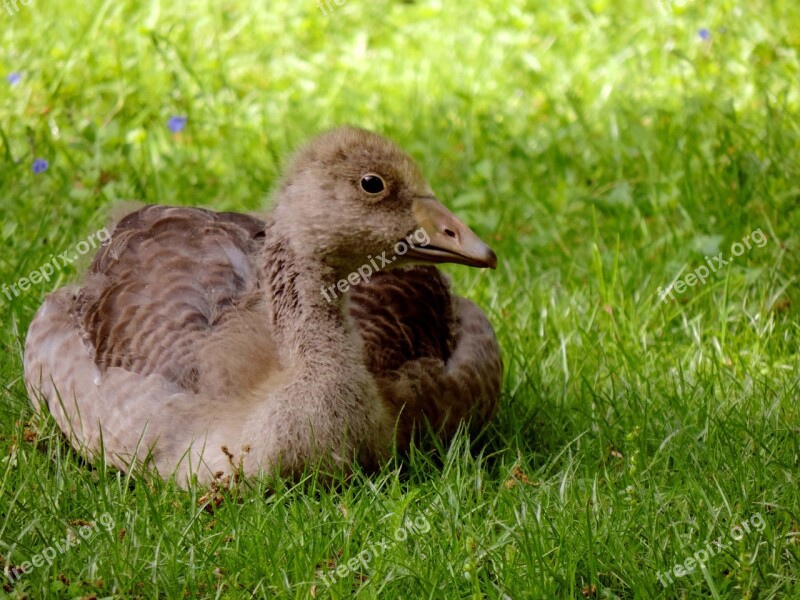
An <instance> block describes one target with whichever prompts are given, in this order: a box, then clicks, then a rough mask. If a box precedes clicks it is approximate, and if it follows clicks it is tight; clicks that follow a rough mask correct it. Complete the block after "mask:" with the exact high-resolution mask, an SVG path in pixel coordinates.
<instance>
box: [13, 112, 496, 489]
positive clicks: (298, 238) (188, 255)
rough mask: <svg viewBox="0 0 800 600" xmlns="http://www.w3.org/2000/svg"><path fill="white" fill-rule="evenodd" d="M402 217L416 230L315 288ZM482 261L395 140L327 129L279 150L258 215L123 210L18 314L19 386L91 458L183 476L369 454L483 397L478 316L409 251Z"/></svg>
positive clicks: (396, 232)
mask: <svg viewBox="0 0 800 600" xmlns="http://www.w3.org/2000/svg"><path fill="white" fill-rule="evenodd" d="M374 177H378V178H379V179H380V185H379V186H378V187H382V189H381V190H380V191H378V192H377V193H374V189H373V188H374V187H375V186H376V185H378V184H377V183H376V180H375V179H368V178H374ZM365 181H366V182H367V183H365ZM368 188H369V191H368ZM420 227H422V228H423V229H421V230H420V231H424V232H425V233H426V236H427V237H428V239H429V243H428V244H427V245H426V246H424V247H418V248H416V249H414V250H412V251H409V252H408V253H407V254H405V255H404V256H402V257H400V258H399V259H398V260H396V261H393V262H392V264H391V269H389V268H387V269H384V270H382V271H380V272H377V273H374V274H372V276H371V277H370V279H369V281H367V282H361V283H360V284H358V285H355V286H353V287H352V289H351V290H350V291H349V292H348V293H343V294H339V293H337V294H336V297H335V299H333V301H328V300H326V297H329V295H330V294H327V295H326V294H325V293H324V292H323V290H326V289H327V290H331V289H335V286H336V283H337V282H338V281H339V280H341V279H346V278H347V277H348V275H349V274H351V273H352V272H354V271H355V270H356V269H358V268H359V267H360V266H361V265H363V264H365V263H366V262H367V257H372V256H378V255H379V254H381V253H382V252H387V251H391V250H392V248H393V247H394V245H395V243H396V242H397V241H399V240H402V239H404V238H405V239H408V235H409V234H410V233H411V232H413V231H414V230H415V229H417V228H420ZM495 260H496V259H495V257H494V254H493V253H492V252H491V250H490V249H489V248H488V247H487V246H485V244H483V243H482V242H480V240H478V238H477V237H476V236H475V235H474V234H473V233H472V232H471V231H470V230H469V229H468V228H467V227H466V226H465V225H463V223H461V222H460V221H458V220H457V219H456V218H455V217H454V216H453V215H452V214H451V213H449V211H447V210H446V209H445V208H444V207H443V206H442V205H441V204H439V203H438V201H436V200H435V198H434V197H433V193H432V192H431V190H430V188H429V187H428V185H427V183H425V180H424V178H423V177H422V175H421V174H420V172H419V169H418V168H417V166H416V165H415V164H414V163H413V161H412V160H411V159H410V158H409V157H408V156H407V155H405V154H404V153H403V152H402V151H401V150H399V149H398V148H397V147H396V146H394V145H393V144H392V143H391V142H389V141H387V140H385V139H384V138H381V137H380V136H377V135H375V134H372V133H369V132H366V131H363V130H359V129H354V128H342V129H338V130H335V131H333V132H329V133H327V134H324V135H322V136H320V137H319V138H317V139H316V140H314V141H313V142H312V143H311V144H309V145H308V146H307V147H306V148H305V149H304V150H302V151H301V152H300V153H299V154H298V155H297V156H296V158H295V160H294V161H293V162H292V164H291V166H290V167H289V169H288V170H287V173H286V175H285V177H284V180H283V182H282V185H281V186H280V188H279V191H278V192H277V194H276V198H275V207H274V209H273V210H272V212H271V213H270V214H269V215H267V216H266V217H265V218H264V219H263V220H262V219H260V218H256V217H251V216H248V215H242V214H237V213H217V212H213V211H209V210H204V209H198V208H178V207H166V206H147V207H144V208H141V209H140V210H137V211H135V212H133V213H131V214H129V215H127V216H125V217H124V218H123V219H121V220H120V221H119V222H118V223H117V224H116V226H115V228H114V230H113V233H112V237H111V240H110V241H109V242H108V243H107V244H106V245H105V246H104V247H102V248H101V249H100V251H99V252H98V253H97V255H96V256H95V258H94V261H93V262H92V265H91V268H90V271H89V273H88V274H87V276H86V279H85V282H84V283H83V285H82V287H80V288H78V287H68V288H64V289H61V290H59V291H57V292H54V293H53V294H51V295H50V296H49V297H48V298H47V299H46V300H45V302H44V304H43V305H42V307H41V308H40V310H39V312H38V313H37V315H36V317H35V318H34V320H33V322H32V323H31V326H30V330H29V332H28V338H27V341H26V349H25V374H26V379H27V381H28V386H29V392H30V395H31V399H32V401H33V403H34V405H35V406H36V407H37V408H38V407H39V406H40V403H41V402H43V403H44V404H45V405H46V406H47V407H48V409H49V410H50V411H51V413H52V414H53V416H54V417H55V419H56V421H57V422H58V423H59V425H60V427H61V428H62V430H63V431H64V432H65V433H66V434H67V436H68V437H69V439H70V441H71V443H72V444H73V445H74V446H75V447H76V448H77V449H79V450H80V451H82V452H85V453H86V454H87V455H88V456H89V457H90V459H96V458H97V456H98V452H100V451H101V449H102V450H104V452H105V456H106V459H107V460H109V461H110V462H112V463H114V464H116V465H117V466H119V467H120V468H122V469H127V468H130V466H131V464H132V463H133V462H134V461H136V460H139V461H144V462H146V463H147V464H148V466H151V467H153V468H155V469H157V470H158V472H159V473H160V474H161V475H162V476H165V477H168V476H170V475H172V474H173V473H177V475H178V480H179V481H180V482H181V483H185V482H186V481H187V477H188V476H189V475H191V474H195V475H197V477H198V478H199V479H200V480H201V481H207V480H209V479H211V478H212V477H214V476H215V474H217V473H219V472H222V473H228V472H229V471H230V468H231V461H230V459H229V456H228V454H229V453H232V454H233V455H234V462H238V461H239V460H240V459H241V461H242V465H243V468H244V470H245V472H246V473H248V474H250V473H257V472H259V471H269V470H271V471H277V472H280V473H282V474H283V475H296V474H298V473H300V472H301V471H302V470H303V469H304V468H306V467H308V466H309V465H312V464H319V465H321V466H322V467H324V468H346V467H347V465H349V464H351V463H352V462H354V461H358V462H360V463H362V464H364V465H365V466H367V467H372V466H377V465H379V464H380V463H381V462H382V461H383V460H385V459H386V457H387V456H388V453H389V451H390V449H391V446H392V443H393V442H394V441H395V440H396V441H397V443H398V445H399V446H400V447H401V448H406V447H407V446H408V444H409V443H410V441H411V439H412V433H413V431H414V430H415V429H416V430H420V429H423V428H425V427H427V424H428V423H429V424H430V425H431V426H432V427H433V428H434V429H435V430H436V431H437V432H439V433H440V434H441V435H442V436H449V435H452V433H453V432H454V431H455V429H456V428H457V427H458V425H459V424H460V423H461V422H463V421H464V420H466V419H469V418H473V421H474V422H475V423H476V424H479V425H480V424H483V423H485V422H486V421H488V420H489V419H490V418H491V417H492V415H493V414H494V412H495V410H496V407H497V400H498V398H499V394H500V385H501V380H502V363H501V360H500V352H499V348H498V346H497V342H496V339H495V336H494V332H493V330H492V328H491V325H490V324H489V323H488V321H487V319H486V317H485V316H484V315H483V313H482V312H481V311H480V309H478V308H477V307H476V306H475V305H474V304H472V303H471V302H469V301H467V300H465V299H463V298H459V297H456V296H452V295H451V293H450V290H449V284H448V282H447V281H446V279H445V277H444V276H443V275H442V274H441V273H440V272H439V271H438V270H437V269H436V268H435V267H433V266H418V265H419V264H420V263H428V264H430V263H436V262H461V263H464V264H470V265H474V266H491V267H493V266H494V263H495ZM223 448H226V450H224V449H223Z"/></svg>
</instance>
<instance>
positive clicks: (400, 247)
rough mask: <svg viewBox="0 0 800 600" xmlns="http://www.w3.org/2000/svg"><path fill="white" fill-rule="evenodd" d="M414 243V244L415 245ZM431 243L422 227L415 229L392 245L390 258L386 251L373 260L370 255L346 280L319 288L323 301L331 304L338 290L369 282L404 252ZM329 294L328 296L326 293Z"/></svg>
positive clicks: (345, 289) (344, 290)
mask: <svg viewBox="0 0 800 600" xmlns="http://www.w3.org/2000/svg"><path fill="white" fill-rule="evenodd" d="M415 242H416V243H415ZM430 243H431V238H430V236H429V235H428V232H427V231H425V230H424V229H423V228H422V227H420V228H419V229H417V230H416V231H415V232H414V233H410V234H408V235H407V236H406V239H405V240H400V241H399V242H397V243H396V244H395V245H394V256H392V257H391V258H387V257H386V251H384V252H381V254H380V256H376V257H375V258H373V257H372V255H371V254H370V255H369V256H367V260H368V261H369V262H366V263H364V264H363V265H361V266H360V267H358V269H356V270H355V271H353V272H352V273H350V275H348V276H347V278H346V279H340V280H339V281H338V283H336V285H332V286H329V287H325V286H324V285H323V286H322V287H321V288H320V292H321V293H322V296H323V297H324V298H325V300H327V301H328V304H330V303H331V302H333V301H334V300H335V299H336V297H337V296H338V294H337V293H336V290H337V289H338V290H339V291H340V292H341V293H342V294H344V293H345V292H346V291H347V290H349V289H350V286H351V285H358V284H359V283H361V282H362V281H365V282H366V281H369V278H370V277H372V274H373V273H377V272H378V271H380V270H381V269H383V268H384V267H388V266H389V265H391V264H392V263H393V262H394V261H396V260H397V259H398V257H400V256H403V255H404V254H405V253H406V252H408V251H409V250H410V249H411V248H416V247H417V246H418V245H419V246H426V245H428V244H430ZM376 260H378V261H380V263H381V264H377V263H376V262H375V261H376ZM329 292H330V294H331V295H330V296H329V295H328V293H329Z"/></svg>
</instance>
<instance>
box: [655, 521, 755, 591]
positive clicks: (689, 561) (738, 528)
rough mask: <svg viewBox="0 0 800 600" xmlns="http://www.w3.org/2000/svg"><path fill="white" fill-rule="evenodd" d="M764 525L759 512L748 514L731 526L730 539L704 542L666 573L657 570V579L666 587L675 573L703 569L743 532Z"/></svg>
mask: <svg viewBox="0 0 800 600" xmlns="http://www.w3.org/2000/svg"><path fill="white" fill-rule="evenodd" d="M766 525H767V524H766V523H765V522H764V519H763V517H762V516H761V513H755V514H754V515H750V519H749V520H747V519H745V520H744V521H742V522H741V523H739V524H738V525H734V526H733V527H731V530H730V533H729V535H730V538H731V539H730V540H729V541H728V543H727V544H726V543H724V540H723V538H717V539H716V540H713V541H711V542H709V543H708V544H706V545H705V547H704V548H701V549H700V550H698V551H697V552H695V553H694V554H693V555H692V556H689V557H687V558H686V560H684V561H683V562H682V563H678V564H676V565H674V566H673V567H672V568H671V569H669V570H667V572H666V573H662V572H661V571H659V572H658V573H657V575H656V577H658V581H659V582H660V583H661V585H662V586H663V587H667V582H669V583H673V580H672V575H675V577H683V576H684V575H689V574H690V573H693V572H694V570H695V568H696V567H700V568H701V569H705V568H706V562H707V561H708V559H709V558H713V557H714V556H716V555H717V554H719V553H720V552H722V551H723V550H725V549H727V548H730V547H731V544H732V543H733V542H734V541H736V542H738V541H739V540H741V539H742V538H743V537H744V534H745V533H751V532H752V531H753V529H755V530H756V531H764V527H766ZM751 526H752V527H751Z"/></svg>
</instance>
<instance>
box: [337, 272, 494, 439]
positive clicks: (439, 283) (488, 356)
mask: <svg viewBox="0 0 800 600" xmlns="http://www.w3.org/2000/svg"><path fill="white" fill-rule="evenodd" d="M350 314H351V316H352V317H353V318H354V320H355V322H356V324H357V326H358V328H359V331H360V332H361V336H362V338H363V340H364V353H365V360H366V364H367V366H368V368H369V370H370V372H371V373H372V374H373V376H374V377H375V379H376V381H377V383H378V387H379V389H380V391H381V394H382V396H383V398H384V400H385V401H386V402H388V403H389V404H390V405H391V406H392V407H393V409H394V410H395V411H396V413H397V414H400V418H399V420H398V432H397V438H398V444H399V445H400V446H401V447H403V446H406V445H407V444H408V443H409V441H410V439H411V436H412V432H413V431H414V430H415V429H416V430H417V431H420V430H422V429H424V428H425V427H426V423H425V421H426V420H427V421H428V422H429V423H430V424H431V425H432V426H433V427H434V429H435V430H437V431H439V432H440V433H442V434H443V435H445V436H450V435H452V434H453V433H454V432H455V430H456V429H457V427H458V425H459V424H460V423H461V422H462V421H463V420H465V419H469V418H471V417H472V418H474V424H476V425H482V424H483V423H485V422H487V421H488V420H489V419H491V417H492V416H493V415H494V413H495V412H496V409H497V401H498V399H499V396H500V389H501V385H502V375H503V364H502V360H501V357H500V348H499V346H498V344H497V340H496V338H495V334H494V331H493V329H492V327H491V325H490V324H489V322H488V320H487V319H486V317H485V315H484V314H483V312H482V311H481V310H480V309H479V308H478V307H477V306H475V305H474V304H473V303H471V302H469V301H468V300H465V299H464V298H459V297H454V296H452V295H451V294H450V289H449V285H448V282H447V279H446V278H445V276H444V275H443V274H442V273H441V272H440V271H439V270H438V269H436V268H435V267H415V268H407V269H401V270H393V271H385V272H380V273H377V274H376V275H374V276H373V277H372V279H371V280H370V281H369V283H366V284H361V285H359V286H357V287H354V288H352V292H351V297H350Z"/></svg>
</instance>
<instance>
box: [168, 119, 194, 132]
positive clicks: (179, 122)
mask: <svg viewBox="0 0 800 600" xmlns="http://www.w3.org/2000/svg"><path fill="white" fill-rule="evenodd" d="M188 121H189V119H188V118H187V117H184V116H182V115H176V116H174V117H170V119H169V121H167V127H169V130H170V131H171V132H172V133H180V132H181V131H183V130H184V129H185V128H186V123H187V122H188Z"/></svg>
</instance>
